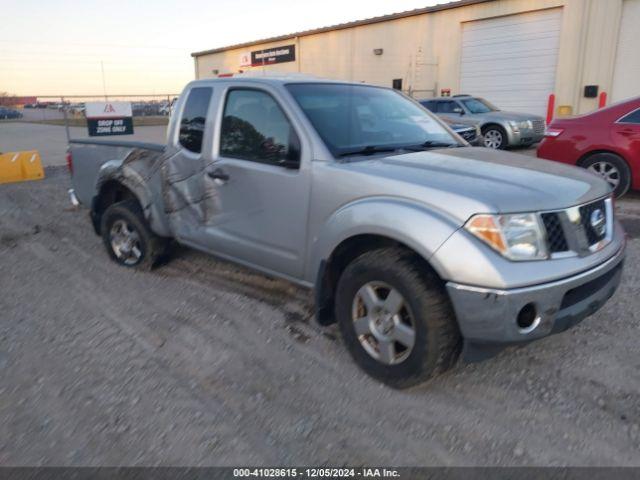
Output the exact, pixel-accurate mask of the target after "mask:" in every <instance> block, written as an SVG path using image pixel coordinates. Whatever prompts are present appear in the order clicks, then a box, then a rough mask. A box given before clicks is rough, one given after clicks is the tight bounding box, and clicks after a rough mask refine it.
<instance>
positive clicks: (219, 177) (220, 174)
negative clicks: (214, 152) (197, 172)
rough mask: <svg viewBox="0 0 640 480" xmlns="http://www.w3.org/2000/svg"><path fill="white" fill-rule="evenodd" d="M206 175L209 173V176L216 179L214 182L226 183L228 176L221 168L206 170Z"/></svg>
mask: <svg viewBox="0 0 640 480" xmlns="http://www.w3.org/2000/svg"><path fill="white" fill-rule="evenodd" d="M207 175H209V178H211V179H213V180H216V181H217V182H216V183H227V182H228V181H229V178H230V177H229V174H228V173H226V172H225V171H224V170H222V169H221V168H216V169H215V170H214V171H212V172H207Z"/></svg>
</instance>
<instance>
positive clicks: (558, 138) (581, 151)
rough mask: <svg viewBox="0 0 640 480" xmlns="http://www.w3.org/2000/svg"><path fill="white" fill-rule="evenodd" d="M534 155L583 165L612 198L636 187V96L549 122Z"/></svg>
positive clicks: (639, 117) (639, 120)
mask: <svg viewBox="0 0 640 480" xmlns="http://www.w3.org/2000/svg"><path fill="white" fill-rule="evenodd" d="M538 157H540V158H546V159H548V160H555V161H557V162H563V163H569V164H571V165H577V166H579V167H583V168H586V169H588V170H590V171H592V172H594V173H596V174H598V175H602V177H604V178H605V180H607V182H609V184H610V185H611V187H612V188H613V192H614V194H615V195H616V197H619V196H621V195H623V194H624V193H626V192H627V190H629V188H632V189H635V190H638V189H640V97H637V98H632V99H630V100H625V101H623V102H619V103H615V104H613V105H611V106H609V107H606V108H603V109H601V110H596V111H595V112H592V113H589V114H586V115H580V116H577V117H572V118H562V119H557V120H554V121H553V122H551V125H549V127H548V128H547V131H546V132H545V138H544V139H543V140H542V142H541V143H540V146H539V147H538Z"/></svg>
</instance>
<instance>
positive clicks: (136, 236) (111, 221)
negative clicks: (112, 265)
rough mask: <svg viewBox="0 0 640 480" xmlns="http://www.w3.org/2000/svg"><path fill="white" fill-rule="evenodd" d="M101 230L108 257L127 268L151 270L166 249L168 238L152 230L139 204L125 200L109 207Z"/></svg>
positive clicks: (103, 216) (104, 215)
mask: <svg viewBox="0 0 640 480" xmlns="http://www.w3.org/2000/svg"><path fill="white" fill-rule="evenodd" d="M100 231H101V234H102V241H103V243H104V246H105V248H106V249H107V252H108V253H109V256H110V257H111V259H112V260H113V261H115V262H116V263H118V264H120V265H123V266H125V267H132V268H137V269H140V270H150V269H151V268H152V267H153V266H154V264H155V263H156V260H158V258H159V257H160V256H162V255H163V254H164V253H166V249H167V240H166V239H164V238H162V237H159V236H157V235H156V234H155V233H153V232H152V231H151V228H150V227H149V225H148V223H147V220H146V219H145V218H144V214H143V212H142V209H141V208H140V205H139V204H138V202H137V201H135V200H125V201H123V202H118V203H114V204H113V205H111V206H109V208H107V210H106V211H105V212H104V214H103V215H102V222H101V227H100Z"/></svg>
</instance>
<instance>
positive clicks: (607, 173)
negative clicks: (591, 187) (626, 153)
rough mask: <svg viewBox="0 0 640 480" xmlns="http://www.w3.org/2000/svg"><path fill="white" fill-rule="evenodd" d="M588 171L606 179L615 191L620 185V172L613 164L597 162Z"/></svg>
mask: <svg viewBox="0 0 640 480" xmlns="http://www.w3.org/2000/svg"><path fill="white" fill-rule="evenodd" d="M588 170H589V171H590V172H593V173H595V174H596V175H600V176H601V177H602V178H604V179H605V180H606V181H607V183H609V185H611V187H612V188H613V189H614V190H615V189H616V187H617V186H618V184H619V183H620V171H619V170H618V168H617V167H616V166H615V165H613V164H612V163H609V162H595V163H593V164H591V165H589V168H588Z"/></svg>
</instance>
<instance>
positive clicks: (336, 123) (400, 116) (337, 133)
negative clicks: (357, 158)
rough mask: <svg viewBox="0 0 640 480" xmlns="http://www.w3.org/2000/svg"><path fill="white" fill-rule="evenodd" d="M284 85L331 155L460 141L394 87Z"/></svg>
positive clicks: (413, 148) (338, 155) (414, 148)
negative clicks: (393, 88) (394, 89)
mask: <svg viewBox="0 0 640 480" xmlns="http://www.w3.org/2000/svg"><path fill="white" fill-rule="evenodd" d="M287 89H288V90H289V92H291V94H292V95H293V97H294V99H295V100H296V102H297V103H298V105H300V107H301V108H302V110H303V111H304V113H305V115H306V116H307V118H308V119H309V121H310V122H311V123H312V124H313V126H314V128H315V129H316V131H317V132H318V134H319V135H320V137H322V140H323V141H324V142H325V143H326V145H327V147H328V148H329V150H330V151H331V153H332V154H333V155H334V156H335V157H344V156H349V155H370V154H374V153H377V152H392V151H394V150H403V149H407V150H412V151H415V150H417V149H427V148H442V147H448V146H461V143H460V142H459V141H458V140H457V139H456V138H455V137H454V136H453V135H451V134H450V133H449V132H448V131H447V130H446V129H445V128H444V127H443V126H442V125H441V124H440V123H439V122H438V121H437V120H436V119H434V117H433V116H432V115H431V114H430V113H428V112H427V111H426V110H425V109H424V108H422V107H420V105H417V104H415V103H414V102H412V101H411V100H409V99H407V98H405V97H404V96H403V95H401V94H400V93H398V92H395V91H393V90H389V89H386V88H379V87H373V86H367V85H348V84H338V83H335V84H331V83H298V84H289V85H287Z"/></svg>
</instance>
